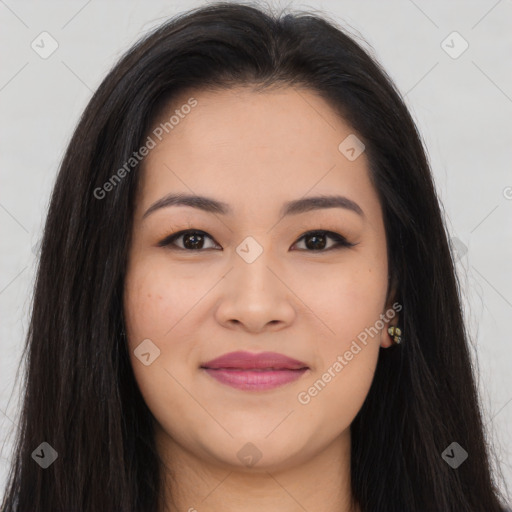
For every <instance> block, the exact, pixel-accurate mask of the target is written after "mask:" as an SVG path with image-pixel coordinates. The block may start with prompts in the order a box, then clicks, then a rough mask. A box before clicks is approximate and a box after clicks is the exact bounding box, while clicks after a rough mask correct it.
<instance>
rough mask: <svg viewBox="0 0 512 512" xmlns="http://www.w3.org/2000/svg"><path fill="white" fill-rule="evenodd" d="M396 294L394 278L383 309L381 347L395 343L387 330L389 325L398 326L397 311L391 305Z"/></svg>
mask: <svg viewBox="0 0 512 512" xmlns="http://www.w3.org/2000/svg"><path fill="white" fill-rule="evenodd" d="M396 296H397V283H396V280H393V283H392V287H391V290H390V292H389V296H388V300H387V302H386V307H385V309H384V311H383V315H384V320H383V322H384V324H385V325H384V328H383V329H382V331H381V336H380V346H381V347H382V348H389V347H391V346H392V345H394V344H395V341H394V340H393V338H392V336H391V335H390V334H389V332H388V328H389V327H392V326H394V327H398V320H399V313H398V312H397V311H396V309H395V308H394V307H393V305H394V304H396V302H397V301H396Z"/></svg>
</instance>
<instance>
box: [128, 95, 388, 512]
mask: <svg viewBox="0 0 512 512" xmlns="http://www.w3.org/2000/svg"><path fill="white" fill-rule="evenodd" d="M190 97H194V98H195V99H196V100H197V102H198V104H197V106H195V107H194V108H193V109H192V110H191V112H190V113H189V114H188V115H187V116H185V118H184V119H181V120H180V122H179V124H178V125H176V126H175V127H174V129H173V130H172V131H171V132H170V133H169V134H168V135H167V136H166V137H165V138H163V139H162V141H161V142H159V143H158V144H157V145H156V147H155V148H154V149H152V150H151V151H150V153H149V154H148V156H147V157H146V158H145V160H144V165H143V168H142V169H141V171H140V172H141V173H142V174H141V176H140V178H141V181H140V185H139V189H138V196H137V201H136V208H135V211H134V228H133V236H132V242H131V248H130V252H129V261H128V267H127V275H126V281H125V295H124V308H125V318H126V333H127V340H128V345H129V346H128V348H129V351H130V357H131V362H132V366H133V369H134V373H135V378H136V380H137V383H138V385H139V387H140V390H141V393H142V395H143V397H144V399H145V401H146V403H147V405H148V407H149V409H150V410H151V412H152V413H153V415H154V418H155V420H156V442H157V447H158V451H159V453H160V455H161V457H162V459H163V460H164V461H165V464H166V465H167V472H166V473H164V476H165V477H166V490H167V492H166V494H165V495H164V497H163V499H162V503H161V510H162V511H163V510H166V511H172V512H174V511H178V510H180V511H193V510H197V511H199V512H208V511H218V510H223V511H224V512H230V511H235V510H236V511H238V512H240V511H241V510H243V511H245V512H256V511H261V510H280V511H281V512H292V511H293V512H296V511H301V512H302V511H304V510H309V511H312V510H315V511H317V512H334V511H337V512H339V511H347V512H348V511H353V510H356V511H357V510H359V509H358V507H357V506H356V507H354V508H351V506H350V498H351V492H350V424H351V422H352V421H353V419H354V417H355V416H356V414H357V413H358V411H359V410H360V408H361V406H362V404H363V402H364V399H365V397H366V395H367V393H368V391H369V388H370V385H371V382H372V379H373V375H374V372H375V367H376V363H377V359H378V354H379V347H385V348H386V347H389V346H390V345H391V344H392V340H391V338H390V336H389V334H388V333H387V329H386V328H384V329H382V330H380V331H379V333H378V334H377V335H375V336H373V337H369V338H368V342H367V344H366V345H363V344H362V343H359V345H360V346H361V348H362V350H360V351H359V352H358V353H357V354H356V355H354V357H353V359H352V360H351V361H349V362H348V363H347V364H346V366H344V367H343V369H342V371H339V372H338V373H335V377H334V378H332V379H331V380H330V382H328V383H327V384H326V385H325V387H323V389H322V390H321V391H320V392H318V393H317V395H316V396H314V397H312V398H311V400H310V401H309V403H307V404H302V403H300V402H299V400H298V394H299V393H300V392H304V391H307V390H308V388H309V387H310V386H312V385H313V383H314V382H315V381H317V380H318V379H320V378H321V377H322V374H324V373H325V372H326V371H327V369H328V368H329V367H331V368H332V366H333V363H334V362H335V361H336V360H337V357H338V356H339V355H343V354H344V353H345V352H346V351H347V350H348V349H349V348H350V346H351V344H352V342H353V341H354V340H355V339H356V337H357V336H358V334H360V333H361V332H362V331H364V329H365V328H368V327H370V326H373V325H374V324H375V322H376V320H378V319H379V318H381V317H380V315H381V314H384V313H386V311H388V310H389V309H390V308H391V304H392V303H393V300H392V299H390V300H389V301H387V302H386V291H387V285H388V261H387V251H386V237H385V230H384V223H383V217H382V210H381V205H380V203H379V200H378V197H377V193H376V191H375V189H374V188H373V185H372V184H371V182H370V179H369V170H368V160H367V158H366V154H365V153H364V152H363V153H362V154H361V155H360V156H359V157H358V158H357V159H355V160H354V161H349V160H348V159H347V158H346V157H345V156H344V155H343V154H342V153H341V152H340V151H339V150H338V145H339V144H340V142H341V141H343V140H344V139H345V138H346V137H347V136H348V135H350V134H352V133H354V131H353V129H351V127H350V126H349V125H347V124H346V123H345V122H344V121H343V119H341V118H340V117H339V116H337V115H336V114H335V112H334V111H333V110H332V109H331V107H330V106H329V105H328V104H327V103H326V102H325V101H324V100H323V99H322V98H320V97H319V96H318V95H316V94H315V93H314V92H311V91H309V90H305V89H298V88H291V87H284V88H281V89H279V90H272V91H265V92H253V91H251V90H250V89H248V88H242V87H240V88H236V89H231V90H222V91H215V92H212V91H209V92H206V91H194V93H193V94H192V93H191V92H190V91H189V92H188V93H187V95H183V96H181V97H180V98H175V99H174V102H173V108H172V109H171V108H169V110H167V111H166V112H163V113H162V116H161V119H162V120H165V119H169V117H170V115H171V114H172V113H173V111H174V110H175V109H176V108H179V107H180V105H183V104H184V103H186V102H187V100H188V99H189V98H190ZM170 192H175V193H176V192H179V193H185V194H198V195H205V196H208V197H213V198H215V199H217V200H220V201H223V202H225V203H227V204H229V205H230V206H231V208H232V209H233V214H231V215H221V214H218V213H209V212H205V211H202V210H199V209H196V208H192V207H190V206H176V205H174V206H168V207H165V208H161V209H158V210H155V211H154V212H153V213H151V214H150V215H148V216H147V217H145V218H143V215H144V212H145V211H146V210H147V209H148V208H149V207H150V206H151V205H152V204H153V203H154V202H155V201H157V200H159V199H160V198H162V197H163V196H165V195H166V194H168V193H170ZM323 194H325V195H333V194H339V195H343V196H345V197H348V198H349V199H351V200H352V201H355V202H356V203H357V204H358V205H359V206H360V207H361V209H362V210H363V212H364V216H361V215H358V214H357V213H355V212H354V211H351V210H348V209H345V208H328V209H318V210H313V211H309V212H305V213H300V214H297V215H290V216H288V217H284V218H279V211H280V208H281V207H282V205H283V203H284V202H286V201H290V200H294V199H300V198H303V197H304V196H307V197H310V196H313V195H315V196H316V195H323ZM185 229H197V230H201V231H204V232H206V233H207V234H208V236H206V237H205V238H204V242H203V245H202V246H201V243H199V247H200V248H199V249H196V250H193V249H182V250H180V249H179V247H182V248H183V247H185V245H184V244H186V243H187V240H186V238H187V237H186V236H185V237H181V238H178V239H177V240H175V242H174V247H175V249H174V250H173V249H172V247H173V246H172V245H170V246H168V247H160V246H159V245H158V243H159V242H160V241H161V240H163V239H164V238H165V237H166V236H168V235H170V234H172V233H175V232H178V231H181V230H185ZM311 230H326V231H332V232H335V233H339V234H340V235H342V236H344V237H345V238H346V239H347V240H348V241H349V242H352V243H355V244H357V245H355V246H353V247H340V248H338V249H332V250H329V249H328V247H331V246H333V245H334V244H335V241H334V240H332V239H330V238H329V237H326V238H325V239H322V240H323V242H322V240H321V241H320V242H321V243H325V244H326V245H325V246H322V247H325V249H320V250H314V249H310V248H308V247H307V245H306V242H307V239H304V238H303V235H304V234H305V233H307V232H308V231H311ZM247 236H251V237H253V238H254V239H255V240H256V241H257V242H258V243H259V245H260V246H261V248H262V249H263V252H262V253H261V255H260V256H259V257H258V258H257V259H256V260H255V261H254V262H252V263H247V262H246V261H245V260H244V259H243V258H242V257H241V256H239V254H238V253H237V252H236V248H237V247H238V246H239V245H240V244H241V242H242V241H243V240H244V239H245V238H246V237H247ZM209 237H211V238H209ZM310 240H311V239H310ZM192 242H194V240H193V239H192ZM188 244H189V245H188V246H189V247H190V246H191V245H193V243H192V244H191V243H190V240H188ZM201 247H203V248H201ZM201 251H202V252H201ZM397 321H398V315H396V316H395V317H394V318H393V320H390V321H389V324H390V325H396V324H397ZM144 339H150V340H151V341H152V343H153V344H154V345H155V346H157V347H158V349H159V350H160V355H159V356H158V357H157V358H156V359H155V360H154V362H152V363H151V364H149V365H148V366H146V365H144V364H142V363H141V361H140V360H139V359H138V358H137V357H136V356H135V354H134V350H135V349H136V348H137V346H138V345H139V344H140V343H141V342H142V340H144ZM236 350H245V351H249V352H255V353H257V352H262V351H275V352H279V353H282V354H285V355H287V356H289V357H292V358H295V359H298V360H300V361H303V362H305V363H306V364H307V366H308V367H309V370H308V371H307V372H306V374H304V375H303V376H302V377H301V378H300V379H299V380H296V381H294V382H291V383H288V384H286V385H284V386H281V387H278V388H275V389H272V390H266V391H241V390H237V389H234V388H232V387H229V386H227V385H224V384H221V383H219V382H218V381H216V380H215V379H213V378H212V377H210V376H209V375H208V374H207V373H205V372H204V370H202V369H200V365H201V364H202V363H204V362H206V361H209V360H211V359H213V358H215V357H218V356H220V355H222V354H225V353H228V352H232V351H236ZM248 442H250V443H252V444H253V445H254V446H256V447H257V450H258V451H259V453H260V454H261V458H260V459H259V460H258V461H257V462H256V464H254V465H252V466H249V465H247V463H245V462H244V461H243V459H240V458H239V457H238V456H237V453H238V452H239V450H240V449H242V448H243V447H244V445H246V443H248ZM245 449H246V450H247V449H249V450H254V449H253V448H247V447H246V448H245ZM171 475H174V480H173V479H172V478H171ZM170 490H172V497H171V492H170Z"/></svg>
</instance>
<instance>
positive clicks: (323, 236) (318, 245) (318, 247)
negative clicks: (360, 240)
mask: <svg viewBox="0 0 512 512" xmlns="http://www.w3.org/2000/svg"><path fill="white" fill-rule="evenodd" d="M328 239H331V240H334V243H333V244H332V245H330V246H329V247H327V244H328V242H327V241H328ZM300 240H304V241H305V246H306V250H308V252H313V251H320V252H322V251H329V250H331V249H337V248H340V247H353V246H354V245H356V244H351V243H350V242H348V241H347V240H346V239H345V238H344V237H342V236H341V235H338V233H333V232H332V231H310V232H308V233H305V234H304V235H302V236H301V237H300V238H299V241H300ZM301 250H302V249H301Z"/></svg>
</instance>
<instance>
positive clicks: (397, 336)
mask: <svg viewBox="0 0 512 512" xmlns="http://www.w3.org/2000/svg"><path fill="white" fill-rule="evenodd" d="M388 333H389V335H390V336H391V337H392V338H393V341H394V342H395V343H396V344H397V345H398V344H400V343H401V342H402V330H401V329H400V327H395V326H391V327H388Z"/></svg>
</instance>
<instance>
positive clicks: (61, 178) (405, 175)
mask: <svg viewBox="0 0 512 512" xmlns="http://www.w3.org/2000/svg"><path fill="white" fill-rule="evenodd" d="M237 85H244V86H248V87H252V88H254V90H265V88H268V87H272V86H276V85H277V86H279V85H284V86H287V85H291V86H294V85H298V86H302V87H306V88H308V89H309V90H311V91H314V92H316V93H318V94H320V95H321V96H322V97H323V98H324V99H325V100H326V101H327V102H328V104H329V105H330V106H331V107H332V108H333V109H334V111H336V112H337V113H338V114H339V115H340V116H342V117H343V119H344V120H345V121H346V122H348V123H349V125H351V126H352V128H353V129H354V131H355V132H356V133H358V134H359V136H360V138H361V140H363V141H364V144H365V145H366V155H367V157H368V159H369V162H370V174H371V179H372V183H373V184H374V186H375V188H376V190H377V192H378V196H379V199H380V201H381V204H382V210H383V215H384V222H385V229H386V237H387V245H388V253H389V254H388V261H389V262H390V268H389V272H390V283H396V286H397V299H398V300H399V302H400V304H402V305H403V310H402V312H401V315H400V325H401V327H402V328H403V331H404V333H405V341H404V343H402V344H400V345H396V346H394V347H392V348H389V349H385V350H384V349H381V353H380V355H379V360H378V364H377V368H376V373H375V377H374V380H373V383H372V386H371V389H370V391H369V394H368V396H367V398H366V400H365V402H364V404H363V406H362V408H361V410H360V411H359V413H358V414H357V416H356V418H355V419H354V421H353V423H352V426H351V432H352V452H351V453H352V455H351V476H352V491H353V495H354V498H355V499H356V500H357V502H358V503H359V504H360V506H361V509H362V511H363V512H374V511H383V512H393V511H397V512H405V511H408V512H420V511H422V512H423V511H435V512H498V511H499V510H501V509H500V499H501V500H502V499H503V497H502V496H501V495H500V491H499V489H498V486H497V484H496V481H495V479H494V477H493V471H495V470H493V465H492V464H491V461H492V459H491V457H490V452H491V450H490V449H489V448H488V446H487V443H486V439H485V435H484V434H485V431H484V426H483V422H482V413H481V410H480V406H479V402H478V395H477V391H476V385H475V379H474V375H473V373H472V360H471V357H470V352H469V337H468V333H467V332H466V330H465V325H464V322H463V314H462V311H461V299H460V295H459V293H460V292H459V284H458V281H457V276H456V272H455V265H454V259H453V258H452V254H451V251H450V245H449V242H448V234H447V229H446V227H445V223H444V220H443V217H442V214H441V210H440V204H439V201H438V198H437V195H436V191H435V187H434V183H433V178H432V175H431V171H430V168H429V164H428V161H427V158H426V153H425V150H424V147H423V143H422V140H421V137H420V135H419V134H418V132H417V129H416V126H415V124H414V122H413V120H412V118H411V116H410V114H409V112H408V110H407V108H406V106H405V105H404V102H403V99H402V98H401V96H400V93H399V92H398V91H397V89H396V87H395V86H394V85H393V83H392V81H391V79H390V78H389V77H388V75H387V74H386V72H385V71H384V70H383V69H382V68H381V67H380V65H379V64H378V63H377V62H376V60H375V58H373V57H372V56H371V55H370V52H369V51H368V50H365V49H363V48H362V47H361V46H360V45H359V44H357V43H356V42H355V40H354V37H353V36H352V37H351V36H350V35H349V34H348V32H346V31H345V30H344V29H342V28H340V27H338V26H337V25H336V24H335V23H334V22H333V21H332V20H329V19H328V18H327V17H322V16H319V15H318V14H312V13H309V12H304V11H302V12H296V13H289V12H288V13H287V12H285V11H283V12H280V13H279V14H277V15H276V14H272V13H270V11H269V12H265V11H264V10H262V9H261V8H258V7H252V6H250V5H247V4H244V5H240V4H235V3H218V4H210V5H208V6H206V7H203V8H198V9H194V10H192V11H188V12H186V13H183V14H181V15H179V16H177V17H175V18H173V19H171V20H170V21H168V22H166V23H165V24H163V25H161V26H160V27H158V28H157V29H156V30H154V31H153V32H151V33H150V34H149V35H147V36H146V37H144V38H143V39H142V40H140V41H139V42H137V44H136V45H135V46H133V48H131V49H130V50H129V51H128V52H127V53H126V54H125V55H124V56H123V57H122V58H121V60H120V61H119V62H118V63H117V65H116V66H115V67H114V68H113V69H112V70H111V71H110V73H109V74H108V76H107V77H106V78H105V79H104V80H103V82H102V84H101V85H100V86H99V88H98V90H97V91H96V93H95V94H94V95H93V97H92V99H91V100H90V102H89V104H88V105H87V107H86V109H85V111H84V113H83V115H82V117H81V119H80V121H79V123H78V126H77V128H76V130H75V132H74V135H73V137H72V140H71V142H70V143H69V146H68V148H67V151H66V153H65V156H64V158H63V161H62V164H61V166H60V170H59V173H58V176H57V180H56V184H55V187H54V190H53V193H52V196H51V202H50V207H49V211H48V216H47V220H46V225H45V229H44V236H43V240H42V245H41V254H40V261H39V267H38V271H37V278H36V284H35V288H34V296H33V300H32V311H31V320H30V325H29V330H28V333H27V339H26V346H25V352H24V358H25V359H26V365H27V367H26V373H25V374H24V382H23V388H24V397H23V398H24V400H23V408H22V412H21V416H20V419H19V430H18V431H17V438H16V443H15V451H14V457H13V459H12V467H11V470H10V473H9V482H8V486H7V489H6V493H5V498H4V501H3V505H2V510H3V511H4V512H11V511H12V512H14V511H20V512H27V511H30V512H49V511H53V512H58V511H81V512H97V511H99V510H105V511H109V512H113V511H116V512H118V511H123V512H133V511H148V512H156V511H157V507H158V503H159V499H160V496H161V493H162V480H161V476H162V472H161V461H160V459H159V455H158V453H157V450H156V448H155V444H154V437H153V434H154V431H153V417H152V415H151V412H150V411H149V409H148V408H147V406H146V404H145V402H144V400H143V398H142V396H141V394H140V392H139V389H138V387H137V384H136V381H135V378H134V375H133V373H132V368H131V365H130V360H129V354H128V352H127V347H126V341H125V339H124V338H123V337H122V335H121V333H122V331H123V310H122V305H123V288H124V278H125V268H126V261H127V251H128V248H129V246H130V234H131V230H132V221H133V219H132V217H133V209H134V197H135V193H136V190H137V183H138V177H139V174H140V173H138V172H137V168H135V169H133V170H132V171H131V172H127V173H126V176H124V177H123V179H122V180H119V182H118V183H116V184H115V186H114V187H112V188H113V189H112V190H110V191H109V192H108V193H107V194H105V196H104V197H103V198H98V197H97V196H98V194H97V193H96V194H95V190H97V189H98V188H101V187H103V186H104V184H105V183H106V182H108V181H109V180H110V179H111V177H112V175H113V174H114V173H115V172H116V170H118V169H119V168H121V167H122V166H123V164H124V163H125V162H127V161H128V159H129V158H130V156H132V154H133V152H134V151H137V150H138V149H139V148H140V147H141V146H142V144H143V143H144V141H145V137H146V135H147V133H148V132H149V130H150V128H151V123H152V122H153V120H154V119H155V116H157V115H158V112H159V109H161V107H162V105H163V104H165V102H167V101H170V100H172V98H174V97H175V96H177V95H178V94H181V93H183V92H186V91H187V90H192V89H196V90H198V89H201V88H203V89H215V88H216V89H223V88H224V89H226V88H229V87H233V86H237ZM42 442H47V443H48V444H49V445H51V447H53V449H55V450H56V452H57V453H58V458H57V460H56V461H55V462H54V463H53V464H52V465H51V466H50V467H48V468H46V469H43V468H42V467H40V465H39V464H36V463H35V461H34V460H33V457H32V454H33V452H34V450H35V449H36V448H38V447H39V445H40V444H41V443H42ZM452 442H457V443H458V444H459V445H460V446H461V447H463V448H464V449H465V450H466V451H467V452H468V454H469V457H468V459H467V460H466V461H465V462H464V463H462V464H461V465H460V466H459V467H458V468H457V469H453V468H452V467H450V465H448V464H447V463H446V462H445V460H443V457H442V456H441V454H442V452H443V451H444V450H445V449H446V448H447V447H448V446H449V445H450V444H451V443H452Z"/></svg>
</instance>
